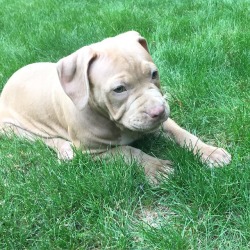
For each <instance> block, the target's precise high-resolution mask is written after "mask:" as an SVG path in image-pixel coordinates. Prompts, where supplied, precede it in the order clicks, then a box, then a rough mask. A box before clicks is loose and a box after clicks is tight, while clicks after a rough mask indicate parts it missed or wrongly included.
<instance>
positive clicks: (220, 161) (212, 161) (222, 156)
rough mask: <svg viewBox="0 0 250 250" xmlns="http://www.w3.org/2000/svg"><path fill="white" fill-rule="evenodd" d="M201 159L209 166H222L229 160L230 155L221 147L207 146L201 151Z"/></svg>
mask: <svg viewBox="0 0 250 250" xmlns="http://www.w3.org/2000/svg"><path fill="white" fill-rule="evenodd" d="M201 157H202V161H203V162H205V163H206V164H207V165H208V166H209V167H222V166H224V165H228V164H229V163H230V162H231V159H232V157H231V155H230V154H229V153H228V152H227V151H226V150H225V149H223V148H215V147H212V146H208V147H207V148H206V150H205V151H204V152H203V153H202V156H201Z"/></svg>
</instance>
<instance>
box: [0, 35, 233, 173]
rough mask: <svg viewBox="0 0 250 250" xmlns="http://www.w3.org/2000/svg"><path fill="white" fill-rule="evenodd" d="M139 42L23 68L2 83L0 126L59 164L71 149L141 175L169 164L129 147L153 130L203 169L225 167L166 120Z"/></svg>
mask: <svg viewBox="0 0 250 250" xmlns="http://www.w3.org/2000/svg"><path fill="white" fill-rule="evenodd" d="M169 113H170V111H169V106H168V103H167V101H166V100H165V99H164V97H163V96H162V93H161V91H160V82H159V75H158V70H157V67H156V65H155V64H154V63H153V61H152V58H151V56H150V54H149V51H148V47H147V42H146V40H145V39H144V38H143V37H141V36H140V34H139V33H137V32H135V31H129V32H126V33H123V34H120V35H118V36H115V37H112V38H107V39H105V40H103V41H101V42H98V43H95V44H91V45H89V46H85V47H83V48H81V49H79V50H78V51H76V52H74V53H73V54H71V55H69V56H67V57H65V58H62V59H61V60H60V61H59V62H57V63H34V64H31V65H27V66H25V67H23V68H21V69H20V70H18V71H17V72H16V73H14V74H13V76H12V77H11V78H10V79H9V81H8V82H7V84H6V85H5V87H4V89H3V91H2V94H1V98H0V126H1V128H2V129H3V130H4V131H6V129H8V128H10V129H11V130H13V131H14V132H15V133H16V134H17V135H21V136H25V137H28V138H30V139H33V138H35V137H40V138H41V139H42V140H43V141H44V142H45V143H46V144H47V145H48V146H50V147H52V148H53V149H54V150H56V152H57V153H58V157H59V158H61V159H71V158H72V157H73V150H72V145H74V146H75V147H76V148H80V149H82V150H83V151H85V150H87V151H89V152H91V153H93V154H95V155H96V154H98V155H107V154H110V155H115V154H118V153H119V154H120V153H121V154H123V155H124V159H125V160H126V161H127V162H130V161H131V159H134V160H136V161H138V163H140V164H141V165H142V166H143V167H144V169H145V172H146V174H147V175H149V176H150V177H151V178H154V177H155V175H156V173H157V171H162V172H164V173H167V172H169V171H171V168H170V165H171V163H170V162H169V161H166V160H161V159H157V158H154V157H152V156H149V155H147V154H145V153H144V152H142V151H141V150H139V149H136V148H133V147H131V146H129V144H130V143H132V142H133V141H135V140H137V139H138V138H140V137H142V136H143V135H145V134H147V133H150V132H153V131H156V130H157V129H159V127H160V126H162V127H163V130H164V131H165V132H166V133H168V134H169V135H170V136H171V137H172V138H173V139H174V140H175V141H176V142H177V143H178V144H180V146H185V145H186V146H187V147H188V149H189V150H192V151H193V152H194V153H195V154H196V153H199V154H200V155H201V159H202V160H203V161H205V162H207V163H208V164H210V165H223V164H228V163H229V162H230V160H231V156H230V154H229V153H227V152H226V150H224V149H221V148H216V147H213V146H210V145H207V144H205V143H204V142H202V141H201V140H199V139H198V138H197V137H196V136H194V135H192V134H190V133H189V132H187V131H186V130H184V129H182V128H181V127H179V126H178V125H177V124H176V123H175V122H174V121H173V120H171V119H170V118H169Z"/></svg>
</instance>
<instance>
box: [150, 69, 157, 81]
mask: <svg viewBox="0 0 250 250" xmlns="http://www.w3.org/2000/svg"><path fill="white" fill-rule="evenodd" d="M151 77H152V79H157V78H158V71H157V70H154V71H153V72H152V74H151Z"/></svg>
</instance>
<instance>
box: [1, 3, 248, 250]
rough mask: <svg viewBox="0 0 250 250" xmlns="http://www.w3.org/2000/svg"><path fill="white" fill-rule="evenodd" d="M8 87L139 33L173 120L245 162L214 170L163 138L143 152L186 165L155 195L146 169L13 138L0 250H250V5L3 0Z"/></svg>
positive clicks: (146, 142)
mask: <svg viewBox="0 0 250 250" xmlns="http://www.w3.org/2000/svg"><path fill="white" fill-rule="evenodd" d="M0 6H1V8H0V48H1V51H0V84H1V87H0V88H1V89H2V87H3V86H4V84H5V83H6V81H7V80H8V78H9V77H10V76H11V74H13V73H14V72H15V71H16V70H17V69H19V68H20V67H22V66H24V65H26V64H29V63H33V62H41V61H52V62H56V61H58V60H59V59H60V58H62V57H64V56H66V55H68V54H70V53H71V52H74V51H75V50H77V49H78V48H80V47H82V46H84V45H87V44H90V43H93V42H97V41H100V40H102V39H104V38H106V37H109V36H114V35H116V34H118V33H121V32H125V31H128V30H136V31H138V32H140V33H141V34H142V35H143V36H144V37H145V38H146V39H147V41H148V45H149V49H150V51H151V54H152V57H153V59H154V61H155V63H156V64H157V66H158V68H159V71H160V76H161V83H162V87H163V90H164V92H166V93H168V96H169V98H170V107H171V113H172V114H171V116H172V118H173V119H175V120H176V121H177V122H178V123H179V124H180V125H182V126H183V127H185V128H186V129H188V130H189V131H191V132H193V133H195V134H197V135H199V136H200V137H201V138H202V139H203V140H204V141H206V142H210V143H211V144H214V145H219V146H221V147H224V148H226V149H227V150H228V151H229V152H230V153H231V154H232V157H233V160H232V163H231V164H230V165H229V166H227V167H224V168H215V169H210V168H207V167H206V166H205V165H202V164H201V163H200V162H199V157H198V156H193V155H192V154H191V153H189V152H187V151H186V150H184V149H180V148H179V147H178V146H177V145H176V144H175V143H174V142H172V141H166V139H165V138H164V137H163V136H162V135H158V136H152V137H150V138H149V137H148V138H145V139H143V140H141V141H139V142H137V143H136V146H137V147H139V148H141V149H143V150H144V151H145V152H147V153H149V154H152V155H156V156H159V157H160V158H163V159H169V160H171V161H173V162H174V169H175V174H174V175H173V176H171V177H170V178H169V179H166V180H162V182H161V183H160V185H158V186H151V185H150V184H149V183H148V181H147V179H146V178H145V177H144V174H143V172H142V170H141V168H140V166H137V165H136V164H131V165H125V164H124V163H123V161H122V158H121V159H115V160H114V161H112V162H105V161H103V162H101V161H100V162H93V161H92V159H91V156H89V155H83V154H82V153H81V152H76V157H75V158H74V159H73V160H72V161H70V162H61V163H60V162H58V160H57V158H56V154H55V153H54V152H53V151H51V150H50V149H48V148H47V147H46V146H45V145H44V144H42V143H41V142H40V141H37V142H35V143H31V142H29V141H25V140H21V139H19V138H11V139H10V138H7V137H5V136H1V138H0V139H1V142H0V166H1V167H0V249H136V250H137V249H145V250H148V249H150V250H151V249H163V250H164V249H166V250H168V249H170V250H176V249H180V250H184V249H206V250H207V249H223V250H224V249H234V250H235V249H241V250H244V249H249V248H250V164H249V163H250V155H249V148H250V115H249V114H250V31H249V24H250V15H249V12H250V2H249V1H248V0H238V1H232V0H220V1H217V0H207V1H205V0H204V1H203V0H193V1H191V0H182V1H181V0H172V1H170V0H159V1H156V0H151V1H149V0H138V1H132V0H126V1H111V0H107V1H101V0H99V1H91V0H85V1H83V0H82V1H80V0H71V1H66V0H60V1H56V0H18V1H17V0H12V1H9V0H0Z"/></svg>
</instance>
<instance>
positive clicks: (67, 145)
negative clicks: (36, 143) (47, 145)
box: [57, 141, 74, 161]
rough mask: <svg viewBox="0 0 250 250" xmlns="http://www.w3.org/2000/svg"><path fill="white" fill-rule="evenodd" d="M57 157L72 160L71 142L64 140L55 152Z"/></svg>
mask: <svg viewBox="0 0 250 250" xmlns="http://www.w3.org/2000/svg"><path fill="white" fill-rule="evenodd" d="M57 157H58V159H59V160H63V161H66V160H72V159H73V157H74V152H73V149H72V143H71V142H68V141H66V142H64V143H63V144H62V146H61V147H60V149H59V150H58V152H57Z"/></svg>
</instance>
